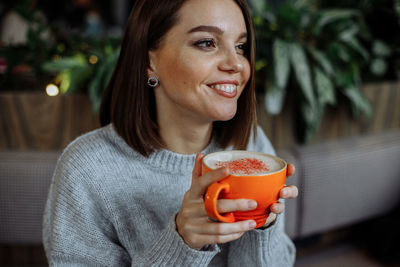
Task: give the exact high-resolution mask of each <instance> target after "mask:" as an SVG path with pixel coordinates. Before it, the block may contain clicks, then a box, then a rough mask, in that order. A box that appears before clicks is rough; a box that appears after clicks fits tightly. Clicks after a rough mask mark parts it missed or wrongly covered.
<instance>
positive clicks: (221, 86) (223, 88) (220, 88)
mask: <svg viewBox="0 0 400 267" xmlns="http://www.w3.org/2000/svg"><path fill="white" fill-rule="evenodd" d="M238 85H239V82H238V81H219V82H214V83H211V84H208V85H207V86H208V87H210V88H211V89H213V90H214V91H215V92H216V93H217V94H219V95H221V96H224V97H228V98H232V97H235V96H236V94H237V86H238Z"/></svg>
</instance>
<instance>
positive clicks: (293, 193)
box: [279, 185, 299, 198]
mask: <svg viewBox="0 0 400 267" xmlns="http://www.w3.org/2000/svg"><path fill="white" fill-rule="evenodd" d="M298 195H299V189H298V188H297V186H295V185H289V186H285V187H284V188H282V190H281V191H280V192H279V197H281V198H296V197H297V196H298Z"/></svg>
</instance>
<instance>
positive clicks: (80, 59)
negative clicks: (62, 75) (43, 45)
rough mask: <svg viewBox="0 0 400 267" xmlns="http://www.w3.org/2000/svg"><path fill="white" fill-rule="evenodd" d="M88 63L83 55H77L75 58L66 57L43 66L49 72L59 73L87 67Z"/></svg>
mask: <svg viewBox="0 0 400 267" xmlns="http://www.w3.org/2000/svg"><path fill="white" fill-rule="evenodd" d="M87 65H88V63H87V61H86V58H85V57H84V56H83V55H76V56H74V57H65V58H62V59H59V60H57V61H49V62H46V63H44V64H43V66H42V68H43V70H44V71H48V72H53V71H55V72H58V71H63V70H66V69H72V68H79V67H84V66H87Z"/></svg>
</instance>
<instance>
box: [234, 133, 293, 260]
mask: <svg viewBox="0 0 400 267" xmlns="http://www.w3.org/2000/svg"><path fill="white" fill-rule="evenodd" d="M248 150H251V151H259V152H264V153H268V154H272V155H275V150H274V148H273V147H272V145H271V143H270V141H269V140H268V138H267V137H266V136H265V134H264V132H263V131H262V129H261V128H260V127H258V128H257V138H256V140H251V141H250V143H249V146H248ZM280 201H281V202H283V200H280ZM284 222H285V214H284V213H283V214H280V215H278V217H277V222H276V223H275V224H274V225H272V226H270V227H268V228H267V229H264V230H261V229H255V230H251V231H249V232H246V233H245V234H244V235H243V236H242V237H241V238H240V239H238V240H235V241H233V242H231V244H230V245H229V256H228V265H229V266H273V267H275V266H277V267H285V266H293V265H294V261H295V255H296V249H295V246H294V244H293V242H292V241H291V240H290V239H289V237H288V236H287V235H286V233H285V232H284Z"/></svg>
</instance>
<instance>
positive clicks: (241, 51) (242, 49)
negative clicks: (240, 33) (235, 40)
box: [236, 43, 248, 55]
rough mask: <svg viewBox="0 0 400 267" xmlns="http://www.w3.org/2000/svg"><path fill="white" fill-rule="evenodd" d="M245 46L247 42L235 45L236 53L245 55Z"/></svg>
mask: <svg viewBox="0 0 400 267" xmlns="http://www.w3.org/2000/svg"><path fill="white" fill-rule="evenodd" d="M247 48H248V46H247V43H242V44H238V45H236V50H237V51H238V54H240V55H246V54H247Z"/></svg>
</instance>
